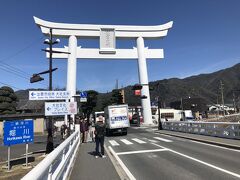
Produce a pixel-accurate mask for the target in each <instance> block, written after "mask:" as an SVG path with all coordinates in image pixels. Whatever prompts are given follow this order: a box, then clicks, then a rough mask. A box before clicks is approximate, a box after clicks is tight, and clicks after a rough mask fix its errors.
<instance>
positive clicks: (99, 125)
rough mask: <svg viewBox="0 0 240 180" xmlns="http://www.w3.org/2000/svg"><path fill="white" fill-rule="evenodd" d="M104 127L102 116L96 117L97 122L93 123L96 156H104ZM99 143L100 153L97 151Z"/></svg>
mask: <svg viewBox="0 0 240 180" xmlns="http://www.w3.org/2000/svg"><path fill="white" fill-rule="evenodd" d="M105 129H106V125H105V123H104V122H103V117H102V116H99V117H98V122H96V124H95V132H94V133H95V142H96V156H95V157H96V158H98V157H99V156H101V157H102V158H105V157H106V156H105V155H104V136H105ZM99 144H100V146H101V154H100V153H99Z"/></svg>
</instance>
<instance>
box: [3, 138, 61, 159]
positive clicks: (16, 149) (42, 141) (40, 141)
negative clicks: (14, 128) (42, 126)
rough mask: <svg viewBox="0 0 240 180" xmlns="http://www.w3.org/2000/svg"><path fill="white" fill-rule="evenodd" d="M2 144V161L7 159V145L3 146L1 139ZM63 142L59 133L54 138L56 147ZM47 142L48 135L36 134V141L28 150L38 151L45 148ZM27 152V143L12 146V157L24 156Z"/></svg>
mask: <svg viewBox="0 0 240 180" xmlns="http://www.w3.org/2000/svg"><path fill="white" fill-rule="evenodd" d="M0 142H1V145H0V162H3V161H7V157H8V156H7V147H6V146H3V140H2V139H0ZM60 143H61V138H60V135H57V137H56V138H54V146H55V147H56V146H57V145H59V144H60ZM46 144H47V136H46V135H45V136H35V137H34V143H30V144H29V150H28V152H36V151H39V150H45V149H46ZM25 153H26V145H25V144H17V145H14V146H11V159H14V158H19V157H21V156H23V154H25Z"/></svg>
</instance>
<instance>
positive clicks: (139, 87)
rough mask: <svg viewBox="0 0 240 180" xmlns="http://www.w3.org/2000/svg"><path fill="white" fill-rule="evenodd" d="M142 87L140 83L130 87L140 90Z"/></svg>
mask: <svg viewBox="0 0 240 180" xmlns="http://www.w3.org/2000/svg"><path fill="white" fill-rule="evenodd" d="M141 89H142V85H141V84H135V85H134V86H133V87H132V90H141Z"/></svg>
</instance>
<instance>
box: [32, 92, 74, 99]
mask: <svg viewBox="0 0 240 180" xmlns="http://www.w3.org/2000/svg"><path fill="white" fill-rule="evenodd" d="M69 98H70V92H68V91H29V100H60V99H69Z"/></svg>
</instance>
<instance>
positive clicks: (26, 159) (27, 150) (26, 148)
mask: <svg viewBox="0 0 240 180" xmlns="http://www.w3.org/2000/svg"><path fill="white" fill-rule="evenodd" d="M26 167H28V143H27V144H26Z"/></svg>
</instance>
